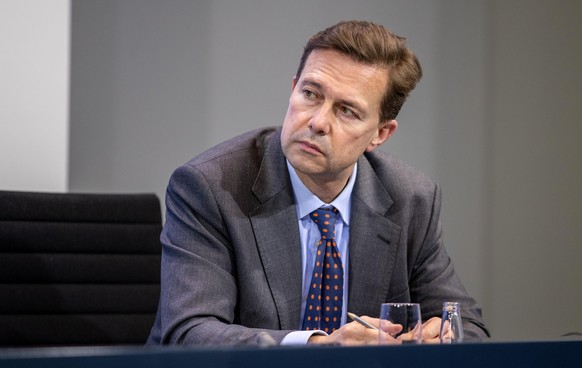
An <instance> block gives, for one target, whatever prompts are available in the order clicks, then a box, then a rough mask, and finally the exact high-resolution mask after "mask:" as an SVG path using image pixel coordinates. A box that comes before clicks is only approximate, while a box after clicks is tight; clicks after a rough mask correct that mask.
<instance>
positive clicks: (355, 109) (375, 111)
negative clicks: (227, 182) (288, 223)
mask: <svg viewBox="0 0 582 368" xmlns="http://www.w3.org/2000/svg"><path fill="white" fill-rule="evenodd" d="M387 83H388V73H387V71H386V69H385V68H379V67H377V66H372V65H366V64H362V63H359V62H357V61H354V60H352V59H351V58H349V57H348V56H346V55H343V54H341V53H339V52H337V51H334V50H326V49H315V50H313V51H312V52H311V54H310V55H309V57H308V58H307V61H306V63H305V66H304V68H303V71H302V73H301V76H300V77H299V79H298V80H295V79H294V80H293V90H292V92H291V97H290V99H289V107H288V109H287V114H286V116H285V120H284V122H283V130H282V133H281V144H282V146H283V152H284V154H285V156H286V157H287V159H288V160H289V162H290V163H291V165H292V166H293V167H294V168H295V170H296V171H297V173H298V175H299V177H300V178H301V179H302V180H303V182H306V179H307V180H311V181H317V182H322V181H323V182H330V181H337V180H346V181H347V178H348V177H349V175H350V174H351V173H352V169H353V167H354V164H355V162H356V161H357V160H358V158H359V157H360V155H362V154H363V153H364V152H365V151H371V150H373V149H374V148H376V147H377V146H378V145H380V144H382V143H383V142H384V141H385V140H386V139H388V137H389V136H390V135H391V134H392V133H393V132H394V131H395V130H396V127H397V123H396V121H395V120H390V121H383V122H380V103H381V100H382V97H383V95H384V91H385V90H386V86H387ZM344 184H345V183H344Z"/></svg>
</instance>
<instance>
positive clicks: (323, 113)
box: [309, 104, 333, 135]
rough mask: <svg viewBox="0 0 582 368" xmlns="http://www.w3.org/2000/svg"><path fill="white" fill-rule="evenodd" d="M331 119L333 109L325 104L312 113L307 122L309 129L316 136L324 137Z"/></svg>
mask: <svg viewBox="0 0 582 368" xmlns="http://www.w3.org/2000/svg"><path fill="white" fill-rule="evenodd" d="M332 118H333V107H332V106H328V105H327V104H322V105H320V106H319V108H318V109H317V110H316V111H315V112H314V113H313V116H312V117H311V119H310V120H309V129H310V130H311V131H312V132H313V133H315V134H318V135H325V134H328V133H329V129H330V126H331V122H332Z"/></svg>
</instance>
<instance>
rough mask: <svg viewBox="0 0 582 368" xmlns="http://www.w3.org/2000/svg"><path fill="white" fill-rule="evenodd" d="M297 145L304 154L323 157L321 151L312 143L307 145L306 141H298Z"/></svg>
mask: <svg viewBox="0 0 582 368" xmlns="http://www.w3.org/2000/svg"><path fill="white" fill-rule="evenodd" d="M298 143H299V145H300V146H301V148H302V149H303V150H304V151H306V152H309V153H312V154H320V155H323V151H322V150H321V149H320V148H319V147H318V146H317V145H315V144H313V143H309V142H306V141H299V142H298Z"/></svg>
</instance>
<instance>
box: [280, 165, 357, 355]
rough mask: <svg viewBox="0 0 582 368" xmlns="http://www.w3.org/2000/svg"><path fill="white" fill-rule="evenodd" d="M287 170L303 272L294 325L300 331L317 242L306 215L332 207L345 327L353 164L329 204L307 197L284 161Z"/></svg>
mask: <svg viewBox="0 0 582 368" xmlns="http://www.w3.org/2000/svg"><path fill="white" fill-rule="evenodd" d="M287 169H288V170H289V175H290V177H291V184H292V186H293V192H294V194H295V201H296V203H297V221H298V224H299V235H300V238H301V266H302V270H303V280H302V285H303V287H302V292H303V294H302V299H301V319H300V320H299V321H297V323H298V329H299V330H301V328H302V327H303V326H302V325H303V315H304V314H305V305H306V301H307V294H308V292H309V286H310V283H311V276H312V275H313V267H314V264H315V252H316V250H317V245H316V243H317V242H318V241H319V239H320V237H321V236H320V234H319V229H318V228H317V225H316V224H315V223H314V222H313V221H312V220H311V219H310V218H309V214H310V213H311V212H313V211H315V210H316V209H318V208H320V207H330V206H333V207H335V208H337V210H338V212H339V216H337V218H336V222H335V235H336V243H337V245H338V247H339V251H340V255H341V260H342V266H343V269H344V293H343V305H342V320H341V324H342V325H343V324H345V323H346V320H347V306H348V270H349V267H348V262H349V254H348V252H349V249H348V240H349V238H350V214H351V197H352V190H353V188H354V184H355V182H356V175H357V171H358V170H357V169H358V167H357V163H356V165H355V166H354V171H353V172H352V175H351V176H350V179H349V180H348V183H347V185H346V187H345V188H344V189H343V190H342V192H341V193H340V194H339V196H337V198H336V199H334V200H333V201H332V202H331V203H324V202H323V201H321V200H320V199H319V198H318V197H316V196H315V194H313V193H311V191H310V190H309V189H307V187H306V186H305V184H303V182H302V181H301V179H299V176H298V175H297V173H296V172H295V169H294V168H293V167H292V166H291V164H290V163H289V161H287ZM312 334H313V332H312V331H296V332H293V333H291V334H289V335H287V336H286V337H285V339H284V340H283V342H282V344H298V343H306V342H307V340H308V339H309V337H310V336H311V335H312Z"/></svg>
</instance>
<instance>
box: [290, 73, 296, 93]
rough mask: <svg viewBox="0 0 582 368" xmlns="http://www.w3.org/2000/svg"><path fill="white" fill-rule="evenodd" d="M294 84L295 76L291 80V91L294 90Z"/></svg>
mask: <svg viewBox="0 0 582 368" xmlns="http://www.w3.org/2000/svg"><path fill="white" fill-rule="evenodd" d="M296 85H297V76H294V77H293V80H292V81H291V91H293V90H295V86H296Z"/></svg>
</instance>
